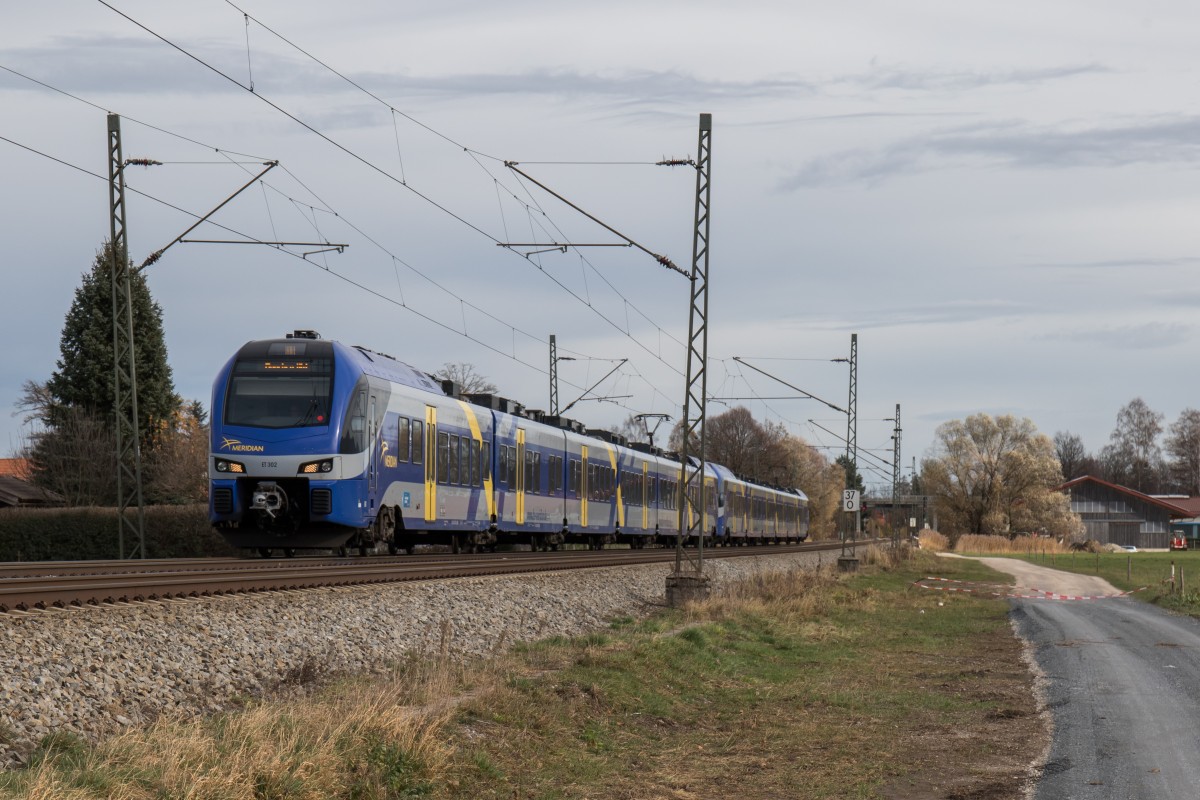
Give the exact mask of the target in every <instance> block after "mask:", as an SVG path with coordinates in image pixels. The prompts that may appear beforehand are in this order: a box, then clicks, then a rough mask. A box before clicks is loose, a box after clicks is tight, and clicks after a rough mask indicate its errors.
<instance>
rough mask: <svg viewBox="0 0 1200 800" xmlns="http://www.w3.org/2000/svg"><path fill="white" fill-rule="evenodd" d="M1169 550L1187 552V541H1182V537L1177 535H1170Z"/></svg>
mask: <svg viewBox="0 0 1200 800" xmlns="http://www.w3.org/2000/svg"><path fill="white" fill-rule="evenodd" d="M1171 549H1172V550H1187V549H1188V547H1187V540H1186V539H1184V538H1183V536H1182V535H1180V534H1178V533H1175V534H1172V535H1171Z"/></svg>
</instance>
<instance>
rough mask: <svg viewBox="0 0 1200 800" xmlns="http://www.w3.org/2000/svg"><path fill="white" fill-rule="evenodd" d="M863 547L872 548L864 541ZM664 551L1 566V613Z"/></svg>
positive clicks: (569, 565) (587, 562)
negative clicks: (866, 545)
mask: <svg viewBox="0 0 1200 800" xmlns="http://www.w3.org/2000/svg"><path fill="white" fill-rule="evenodd" d="M858 544H859V545H865V544H869V542H865V541H860V542H859V543H858ZM841 547H842V545H841V543H840V542H836V541H835V542H815V543H809V544H801V545H773V546H766V547H728V548H726V547H720V548H706V549H705V551H704V557H705V558H736V557H740V556H760V555H778V554H787V553H805V552H817V551H822V550H840V549H841ZM674 559H675V550H674V549H673V548H664V549H660V550H602V551H587V550H566V551H560V552H553V553H537V552H503V553H487V554H483V555H471V556H467V555H448V554H427V555H413V556H375V557H367V558H330V557H320V556H312V557H301V558H289V559H279V560H275V559H164V560H146V561H43V562H31V563H0V612H3V613H9V612H13V611H30V610H35V609H40V610H44V609H49V608H69V607H82V606H100V605H106V604H116V603H129V602H135V601H147V600H151V601H153V600H170V599H178V598H189V597H208V596H213V595H228V594H241V593H252V592H269V591H282V590H296V589H314V588H318V587H329V586H354V585H364V584H373V583H392V582H401V581H428V580H444V579H447V578H464V577H475V576H483V575H512V574H518V573H532V572H552V571H558V570H567V569H589V568H594V567H612V566H628V565H633V564H654V563H662V562H670V561H674Z"/></svg>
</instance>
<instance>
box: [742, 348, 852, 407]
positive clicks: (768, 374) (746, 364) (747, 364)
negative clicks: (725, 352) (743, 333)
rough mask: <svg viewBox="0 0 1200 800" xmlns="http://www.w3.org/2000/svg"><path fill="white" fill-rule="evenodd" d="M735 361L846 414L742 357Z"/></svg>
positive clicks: (826, 401)
mask: <svg viewBox="0 0 1200 800" xmlns="http://www.w3.org/2000/svg"><path fill="white" fill-rule="evenodd" d="M733 360H734V361H736V362H738V363H739V364H742V365H744V366H747V367H749V368H750V369H752V370H754V371H755V372H761V373H762V374H763V375H766V376H767V377H768V378H770V379H771V380H773V381H778V382H779V383H782V384H783V385H784V386H786V387H788V388H789V389H795V390H796V391H797V392H799V393H800V394H802V395H804V396H805V397H809V398H812V399H813V400H816V401H817V402H818V403H824V404H825V405H827V406H829V407H830V408H832V409H833V410H834V411H836V412H838V413H839V414H845V413H846V409H844V408H838V407H837V406H835V405H834V404H833V403H831V402H829V401H828V400H822V399H821V398H820V397H817V396H816V395H815V394H813V393H812V392H806V391H804V390H803V389H801V388H800V387H799V386H793V385H792V384H790V383H788V382H787V381H785V380H782V379H780V378H777V377H775V376H774V375H772V374H771V373H769V372H766V371H764V370H761V369H759V368H758V367H756V366H754V365H753V364H751V363H749V362H747V361H745V360H744V359H743V358H742V357H741V356H734V357H733ZM730 399H734V400H736V399H739V398H730Z"/></svg>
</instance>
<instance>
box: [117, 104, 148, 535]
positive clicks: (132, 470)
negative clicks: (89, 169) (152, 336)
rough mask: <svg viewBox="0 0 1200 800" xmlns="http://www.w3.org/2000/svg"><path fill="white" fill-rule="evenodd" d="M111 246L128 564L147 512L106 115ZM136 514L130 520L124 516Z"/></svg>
mask: <svg viewBox="0 0 1200 800" xmlns="http://www.w3.org/2000/svg"><path fill="white" fill-rule="evenodd" d="M108 208H109V233H110V236H109V241H110V243H111V244H112V307H113V410H114V413H115V414H116V437H117V551H118V554H119V555H120V557H121V558H122V559H123V558H125V557H126V554H125V534H126V533H129V534H130V536H131V538H133V540H134V541H136V544H135V545H133V547H132V549H131V550H130V551H129V558H145V557H146V524H145V523H146V511H145V507H144V506H143V504H142V447H141V436H140V435H139V432H138V405H137V363H136V358H135V357H134V338H133V292H132V291H131V289H130V279H129V243H128V240H127V237H126V231H125V161H124V157H123V156H122V153H121V118H120V116H118V115H117V114H109V115H108ZM130 506H134V507H135V508H136V514H135V516H134V519H132V520H130V519H129V518H128V516H127V513H126V512H127V511H128V510H129V507H130Z"/></svg>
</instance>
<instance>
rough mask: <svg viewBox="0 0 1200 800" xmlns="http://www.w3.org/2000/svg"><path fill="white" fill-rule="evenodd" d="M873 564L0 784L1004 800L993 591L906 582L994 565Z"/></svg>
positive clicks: (1005, 661)
mask: <svg viewBox="0 0 1200 800" xmlns="http://www.w3.org/2000/svg"><path fill="white" fill-rule="evenodd" d="M861 554H862V552H861V551H860V555H861ZM880 560H881V559H880V558H879V557H878V556H877V555H875V556H873V557H871V558H865V559H864V562H863V563H864V566H863V568H862V571H861V572H860V573H859V574H856V575H852V576H846V575H838V574H835V573H832V572H828V571H827V572H824V573H822V574H820V575H813V574H811V573H803V572H789V573H783V574H763V575H760V576H758V577H757V578H756V579H754V580H752V581H748V582H746V583H743V584H740V585H738V586H735V587H732V588H730V589H729V590H728V591H726V592H723V593H721V594H720V595H719V596H714V597H713V598H712V599H711V600H709V601H707V602H705V603H703V604H700V605H697V606H693V607H690V608H688V609H687V610H684V611H663V612H662V613H659V614H657V615H655V616H654V617H652V618H650V619H647V620H644V621H635V620H632V619H624V620H619V621H616V622H615V623H614V624H613V625H612V627H611V628H610V629H609V630H606V631H604V632H599V633H594V634H592V635H589V636H585V637H582V638H578V639H570V640H568V639H551V640H548V641H543V642H539V643H536V644H532V645H524V646H520V647H518V648H517V649H515V650H514V651H513V652H511V653H510V654H508V655H506V656H503V657H500V658H497V659H495V660H492V661H489V662H487V663H475V664H471V665H455V664H452V663H450V662H448V661H446V660H445V659H444V658H438V657H436V654H435V657H433V658H430V659H423V660H415V661H414V662H412V663H410V664H408V665H406V666H404V667H400V668H398V669H397V672H396V674H395V675H394V676H392V677H391V678H390V679H388V680H382V681H371V682H368V681H362V680H356V681H347V682H343V683H340V684H338V685H336V686H332V687H329V688H328V689H326V690H323V691H321V692H318V693H316V694H315V695H314V696H313V697H310V698H308V699H306V700H302V701H295V700H293V701H288V702H284V701H278V702H263V703H256V704H253V705H252V707H250V708H249V709H247V710H244V711H239V712H235V713H229V714H227V715H222V716H220V717H217V718H214V719H209V720H201V721H186V722H161V723H159V724H158V725H155V726H153V727H151V728H149V729H147V730H145V731H140V732H136V733H131V734H127V735H124V736H121V737H118V738H115V739H113V740H110V741H108V742H107V743H104V744H102V745H100V746H98V747H96V748H91V747H88V746H86V745H85V744H83V743H81V742H79V741H78V740H75V739H72V738H70V737H64V736H55V737H52V738H49V739H48V740H47V741H46V742H44V743H43V747H42V749H41V750H40V751H39V753H38V754H37V756H36V758H35V760H34V761H33V763H32V764H31V766H30V767H29V768H28V769H26V770H23V771H20V772H14V773H9V774H6V775H0V796H2V797H23V798H24V797H28V798H39V799H40V798H55V799H56V800H84V798H87V799H88V800H90V799H91V798H101V797H103V798H128V799H130V800H132V799H133V798H139V799H140V798H189V799H194V800H208V799H211V800H227V799H231V798H269V799H270V800H292V799H293V798H297V799H299V798H306V799H307V798H314V799H315V798H322V800H324V799H325V798H353V799H355V800H358V799H359V798H362V799H363V800H366V799H368V798H381V799H382V798H410V797H429V798H472V800H482V799H483V798H538V799H539V800H552V799H554V798H588V797H590V798H725V797H739V798H768V797H770V798H775V797H789V798H854V797H876V796H882V797H894V798H901V797H909V796H914V797H915V796H926V794H925V793H929V791H930V789H931V788H932V787H933V786H935V785H936V786H938V787H940V788H939V794H938V796H984V795H980V794H969V795H968V794H955V795H949V794H942V793H941V792H945V791H947V790H949V788H951V787H958V789H956V791H957V790H962V791H970V792H977V791H981V790H987V791H989V792H991V793H988V794H987V795H986V796H988V797H1006V796H1012V797H1016V796H1019V794H1018V792H1017V789H1016V787H1017V785H1018V784H1019V782H1020V781H1019V779H1018V777H1017V776H1018V775H1019V774H1020V773H1021V771H1022V770H1023V768H1024V766H1025V765H1026V764H1028V763H1029V761H1030V760H1031V759H1032V758H1033V755H1034V752H1035V751H1036V748H1037V746H1038V745H1037V739H1038V737H1039V735H1040V724H1039V723H1038V722H1037V720H1036V718H1035V717H1034V715H1033V704H1032V699H1031V698H1030V696H1029V692H1028V686H1027V682H1028V681H1027V676H1026V674H1025V670H1024V668H1023V667H1022V665H1021V664H1020V662H1019V648H1018V646H1017V644H1016V643H1015V641H1014V640H1013V637H1012V636H1011V633H1010V631H1009V627H1008V624H1007V620H1006V611H1007V604H1004V603H999V602H995V601H991V600H985V599H980V598H976V597H972V596H968V595H946V594H943V593H941V592H932V591H928V590H923V589H918V588H914V587H913V586H912V583H913V581H914V580H917V579H919V578H921V577H923V576H924V575H926V574H939V575H944V576H952V577H956V578H959V579H963V580H986V581H991V582H995V581H996V580H997V578H996V574H995V573H993V572H991V571H990V570H987V569H985V568H983V567H981V566H979V565H978V564H977V563H975V562H972V561H955V562H953V563H945V562H944V560H941V559H934V558H933V557H932V556H931V555H929V554H926V553H922V552H919V551H918V552H915V553H913V558H912V559H911V560H905V561H902V562H901V563H898V564H890V565H881V564H872V563H871V562H872V561H876V562H878V561H880ZM935 562H936V563H935ZM997 765H999V766H997ZM1006 790H1007V791H1011V793H1006Z"/></svg>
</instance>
